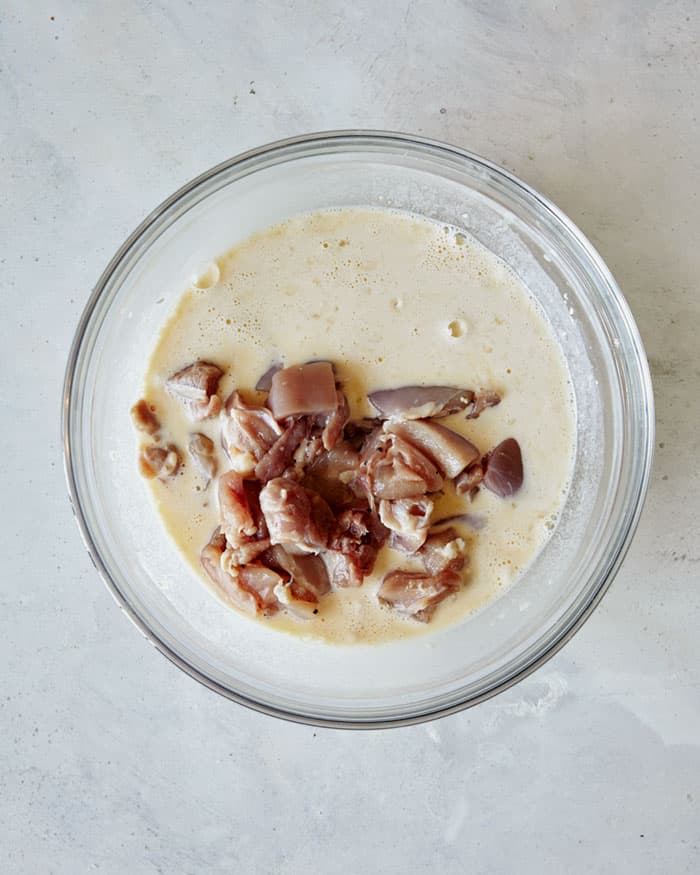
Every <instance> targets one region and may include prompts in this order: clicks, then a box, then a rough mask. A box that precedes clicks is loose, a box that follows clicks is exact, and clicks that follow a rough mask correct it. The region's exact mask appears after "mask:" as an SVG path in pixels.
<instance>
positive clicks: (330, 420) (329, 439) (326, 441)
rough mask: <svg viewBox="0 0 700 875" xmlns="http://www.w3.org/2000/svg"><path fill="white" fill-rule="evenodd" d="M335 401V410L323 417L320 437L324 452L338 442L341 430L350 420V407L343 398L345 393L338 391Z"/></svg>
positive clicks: (341, 433)
mask: <svg viewBox="0 0 700 875" xmlns="http://www.w3.org/2000/svg"><path fill="white" fill-rule="evenodd" d="M336 399H337V400H336V407H335V410H334V411H333V412H332V413H330V414H328V415H327V416H324V417H323V422H324V427H323V434H322V435H321V437H322V439H323V446H324V448H325V449H326V450H330V449H332V448H333V447H334V446H335V445H336V443H337V442H338V441H339V440H340V438H341V437H342V435H343V429H344V428H345V426H346V424H347V422H348V420H349V419H350V405H349V404H348V399H347V398H346V397H345V393H344V392H341V390H340V389H338V390H337V392H336Z"/></svg>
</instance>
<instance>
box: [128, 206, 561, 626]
mask: <svg viewBox="0 0 700 875" xmlns="http://www.w3.org/2000/svg"><path fill="white" fill-rule="evenodd" d="M315 358H323V359H330V360H332V361H333V362H334V363H335V365H336V368H337V372H338V375H339V377H340V378H341V379H342V381H343V385H344V389H345V392H346V394H347V396H348V399H349V401H350V404H351V407H352V413H353V416H361V415H372V414H373V411H372V409H371V407H370V406H369V405H368V403H367V401H366V396H367V393H368V392H371V391H373V390H375V389H381V388H392V387H397V386H402V385H410V384H417V383H423V384H428V385H436V384H440V385H454V386H459V387H467V388H480V387H486V388H492V389H496V390H497V391H498V392H499V393H501V395H502V398H503V400H502V403H501V404H500V405H499V406H498V407H496V408H493V409H491V410H487V411H486V412H485V413H484V414H482V416H481V417H480V418H479V419H478V420H474V421H466V420H465V419H464V416H463V415H459V414H457V415H455V416H452V417H450V418H448V419H443V420H440V421H441V423H443V424H445V425H448V426H450V427H451V428H454V429H455V430H458V431H460V432H461V433H462V434H464V435H465V436H467V437H468V438H469V439H470V440H471V441H473V442H474V443H475V444H476V445H477V446H478V447H479V448H480V449H481V450H482V451H483V452H486V451H487V450H489V449H491V448H492V447H493V446H495V445H496V444H498V443H499V442H500V441H501V440H503V439H504V438H506V437H515V438H517V440H518V441H519V443H520V446H521V448H522V454H523V463H524V470H525V481H524V484H523V487H522V489H521V490H520V491H519V492H518V493H517V494H516V495H515V496H514V497H513V498H512V499H502V498H499V497H497V496H496V495H493V494H492V493H490V492H489V491H488V490H486V489H482V490H481V491H480V493H479V494H478V496H477V498H476V500H475V501H474V502H473V504H469V503H468V502H467V501H466V500H465V499H463V498H460V499H454V498H449V497H446V498H445V499H442V500H441V503H439V504H438V507H437V509H436V512H435V514H434V516H435V517H439V516H443V515H447V514H449V513H451V512H455V511H462V510H468V511H469V512H471V513H472V514H475V515H476V516H477V517H478V521H479V522H482V523H483V528H481V529H480V530H478V531H477V530H475V529H474V528H472V527H470V526H463V527H460V534H462V536H463V537H464V538H465V539H466V540H467V542H468V544H469V555H470V566H469V572H468V575H467V578H466V583H465V586H464V587H463V589H462V591H461V592H460V593H459V594H458V595H457V596H455V597H452V598H451V599H448V600H447V601H446V602H444V603H443V604H442V605H441V606H440V607H439V608H438V610H437V612H436V614H435V616H434V618H433V620H432V622H431V623H429V624H426V625H424V624H421V623H418V622H416V621H414V620H411V619H408V618H404V617H401V616H400V615H398V614H396V613H394V612H392V611H391V610H390V609H389V608H385V607H381V606H380V605H379V604H378V603H377V601H376V599H375V596H374V592H375V590H376V588H377V585H378V583H379V581H380V580H381V577H382V575H383V574H384V573H385V572H386V570H387V569H388V568H390V567H392V566H393V567H396V566H399V567H405V566H406V565H407V564H408V563H407V562H406V557H404V556H403V555H401V554H399V553H394V552H393V551H390V550H388V549H387V550H385V551H383V552H382V554H380V561H379V563H378V564H377V567H376V569H375V572H374V574H373V575H372V576H371V577H368V578H366V579H365V582H364V584H363V586H362V587H361V588H360V589H358V590H343V591H342V592H340V593H337V594H336V593H331V594H330V595H328V596H326V597H324V598H323V599H322V600H321V603H320V606H319V608H320V610H319V614H318V616H316V617H314V618H313V619H311V620H308V621H301V620H296V619H293V618H291V617H288V616H286V615H283V614H282V615H277V616H275V617H273V618H270V619H261V620H260V621H259V622H264V623H266V624H272V625H274V626H275V627H278V628H280V629H285V630H288V631H294V632H296V633H299V634H303V635H314V636H320V637H324V638H327V639H328V640H332V641H335V642H349V641H353V640H362V641H370V640H373V641H378V640H387V639H391V638H396V637H405V636H407V635H411V634H417V633H425V632H429V631H431V630H435V629H437V628H440V627H441V626H444V625H445V624H447V623H453V622H455V621H456V620H458V619H459V618H461V617H463V616H464V615H465V614H467V613H468V612H470V611H473V610H475V609H476V608H478V607H480V606H481V605H483V604H484V603H485V602H487V601H489V600H491V599H493V598H494V597H495V596H496V595H498V594H499V592H501V591H502V590H503V589H504V588H505V587H507V586H509V585H510V584H511V583H512V582H513V581H514V580H516V579H517V577H518V575H519V574H520V573H521V572H522V571H523V569H524V568H525V567H526V566H527V565H528V564H529V563H530V562H531V561H532V560H533V559H534V557H535V556H536V555H537V553H538V552H539V551H540V549H541V548H542V546H543V544H544V542H545V541H546V539H547V537H548V535H549V534H550V532H551V529H552V528H553V527H554V525H555V524H556V519H557V513H558V511H559V508H560V507H561V505H562V503H563V500H564V497H565V494H566V490H567V487H568V483H569V477H570V472H571V465H572V459H573V452H574V446H573V440H574V411H573V404H572V400H571V392H570V386H569V382H568V378H567V372H566V365H565V363H564V358H563V355H562V353H561V350H560V348H559V346H558V344H557V342H556V340H555V339H554V337H553V335H552V332H551V330H550V327H549V325H548V323H547V321H546V319H545V318H544V316H543V314H542V313H541V311H540V310H539V308H538V307H537V305H536V304H535V303H534V301H533V300H532V299H531V297H530V296H529V295H528V293H527V291H526V289H525V288H524V287H523V285H522V284H521V283H520V282H519V280H518V279H517V278H516V277H515V276H514V274H512V273H511V272H510V271H509V269H508V268H507V267H506V266H505V265H504V264H503V263H502V262H500V261H499V260H498V259H496V258H495V257H494V256H493V255H492V254H491V253H489V252H488V251H487V250H485V249H484V248H483V247H481V246H480V245H479V244H477V243H476V242H475V241H473V240H472V239H471V238H469V237H467V236H466V235H464V234H462V233H459V232H458V231H456V230H455V229H454V228H446V227H444V226H442V225H438V224H436V223H433V222H430V221H428V220H425V219H422V218H418V217H416V216H411V215H406V214H402V213H397V212H393V211H390V210H374V209H363V208H358V209H342V210H334V211H325V212H320V213H315V214H311V215H302V216H298V217H295V218H293V219H291V220H290V221H288V222H285V223H283V224H281V225H278V226H276V227H274V228H271V229H269V230H268V231H265V232H263V233H259V234H256V235H254V236H253V237H251V238H250V239H248V240H246V241H245V242H243V243H241V244H240V245H238V246H236V247H235V248H234V249H232V250H231V251H230V252H228V253H227V254H226V255H224V256H223V257H221V258H219V259H218V261H217V262H216V263H213V264H212V265H211V266H210V268H209V269H208V270H207V271H206V272H205V273H204V274H203V275H202V277H200V278H199V280H198V281H197V282H196V283H193V285H192V288H190V289H189V290H188V291H187V292H185V294H184V295H183V297H182V299H181V300H180V302H179V304H178V306H177V308H176V310H175V312H174V313H173V314H172V316H171V317H170V319H169V320H168V322H167V324H166V325H165V327H164V329H163V331H162V333H161V335H160V337H159V338H158V341H157V344H156V347H155V350H154V352H153V356H152V358H151V362H150V367H149V370H148V374H147V375H146V381H145V388H144V394H145V397H146V398H147V399H148V400H149V402H151V403H153V404H155V406H156V410H157V414H158V416H159V417H160V418H161V420H162V422H163V423H164V425H165V428H166V433H167V439H168V440H169V441H172V442H174V443H175V444H177V445H178V446H179V447H181V448H182V449H183V456H184V458H185V462H186V464H185V466H184V467H183V469H182V471H181V474H180V475H178V476H177V477H176V478H174V479H173V480H171V481H169V482H165V483H162V482H160V481H158V480H155V481H153V493H154V496H155V500H156V502H157V505H158V508H159V510H160V513H161V514H162V517H163V520H164V522H165V524H166V526H167V528H168V531H169V532H170V534H171V535H172V537H173V538H174V539H175V540H176V542H177V544H178V545H179V547H180V549H181V550H182V553H183V555H184V556H185V557H186V558H187V560H188V561H189V562H190V563H191V564H192V565H193V567H194V568H196V569H197V571H198V573H200V574H201V575H202V580H203V581H204V582H205V583H208V578H207V577H206V575H204V573H203V572H202V570H201V568H200V563H199V553H200V550H201V549H202V546H203V545H204V544H205V543H206V542H207V541H208V539H209V537H210V535H211V533H212V531H213V529H214V528H216V526H217V524H218V520H217V502H216V492H215V489H214V490H212V487H209V489H207V490H204V488H203V483H202V481H201V480H200V479H199V478H198V476H197V474H196V472H195V470H194V469H193V466H192V465H191V464H189V460H188V459H187V456H186V453H185V452H184V448H185V447H186V445H187V442H188V438H189V435H190V434H191V433H192V432H193V431H201V432H203V433H205V434H207V435H209V436H210V437H211V438H212V440H213V441H214V443H215V444H216V446H217V448H218V447H219V424H218V421H217V420H208V421H205V422H202V423H197V424H196V425H194V424H193V423H191V422H190V421H189V420H188V419H187V416H186V414H185V411H184V409H183V407H182V405H181V404H180V402H179V401H178V400H177V399H175V398H173V397H171V396H170V395H168V394H167V392H166V391H165V388H164V384H165V381H166V380H167V378H168V377H169V376H171V375H172V374H173V373H174V372H175V371H177V370H178V369H180V368H182V367H183V366H184V365H187V364H189V363H190V362H192V361H194V360H196V359H206V360H209V361H213V362H215V363H216V364H218V365H219V366H220V367H221V368H223V369H224V370H225V371H226V376H225V378H224V379H222V382H221V386H220V394H221V396H222V397H224V398H225V397H226V396H227V395H228V393H229V392H230V391H231V389H232V388H233V387H234V386H235V387H237V388H238V389H240V390H241V392H242V393H243V394H244V396H245V397H247V398H249V399H250V400H254V399H255V398H256V395H255V393H252V388H253V386H254V385H255V383H256V381H257V379H258V377H259V376H260V375H261V374H262V373H263V372H264V371H265V370H267V368H268V366H269V365H270V363H271V362H273V361H282V362H284V363H285V364H296V363H300V362H304V361H307V360H309V359H315ZM260 397H262V396H260ZM218 452H219V471H220V472H221V471H225V470H227V468H228V467H229V465H228V463H227V461H226V458H225V455H224V453H223V451H220V450H218Z"/></svg>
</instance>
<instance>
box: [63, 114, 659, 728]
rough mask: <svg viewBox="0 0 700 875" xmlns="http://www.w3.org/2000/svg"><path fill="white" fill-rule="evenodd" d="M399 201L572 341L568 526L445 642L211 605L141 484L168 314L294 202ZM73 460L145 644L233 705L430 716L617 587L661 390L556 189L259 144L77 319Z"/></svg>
mask: <svg viewBox="0 0 700 875" xmlns="http://www.w3.org/2000/svg"><path fill="white" fill-rule="evenodd" d="M349 205H371V206H389V207H392V208H394V209H401V210H406V211H410V212H412V213H418V214H421V215H424V216H427V217H430V218H433V219H436V220H438V221H440V222H443V223H445V224H450V225H455V226H457V227H460V228H463V229H464V230H465V231H466V232H468V233H469V234H471V235H473V236H474V237H476V238H477V239H478V240H479V241H480V242H481V243H483V244H484V245H485V246H486V247H487V248H488V249H490V250H491V251H492V252H494V253H495V254H496V255H497V256H499V257H500V258H501V259H503V260H504V261H505V262H507V264H509V265H510V266H511V267H512V269H513V270H514V271H515V272H516V273H517V274H518V275H519V276H520V277H521V279H522V280H523V281H524V283H525V284H526V286H527V287H528V288H529V290H530V292H531V293H532V295H533V296H534V297H535V298H536V299H537V300H538V301H539V303H540V305H541V306H542V308H543V309H544V311H545V313H546V315H547V317H548V318H549V321H550V322H551V325H552V328H553V330H554V332H555V334H556V336H557V337H558V339H559V342H560V343H561V346H562V349H563V350H564V353H565V356H566V360H567V363H568V367H569V371H570V374H571V381H572V387H573V392H574V395H575V402H576V411H577V412H576V419H577V425H576V439H577V448H576V456H575V463H574V471H573V480H572V484H571V488H570V491H569V495H568V498H567V500H566V504H565V506H564V508H563V509H562V512H561V514H560V519H559V522H558V525H557V527H556V529H555V531H554V533H553V535H552V537H551V539H550V540H549V541H548V542H547V544H546V546H545V548H544V550H543V551H542V552H541V554H540V555H539V556H538V558H537V559H536V561H535V562H534V564H532V565H531V566H530V567H529V569H528V570H527V571H526V573H525V574H524V575H523V576H522V577H521V579H520V580H518V581H517V582H516V583H515V585H513V586H512V587H511V588H510V589H508V590H507V591H506V592H505V593H504V594H503V595H501V596H500V597H499V598H498V599H497V600H495V601H494V602H492V603H491V604H489V605H488V606H486V607H485V608H483V609H482V610H481V611H479V612H478V613H476V614H474V615H472V616H470V617H467V618H466V619H465V620H464V621H463V622H461V623H458V624H456V625H454V626H452V627H449V628H447V629H445V630H441V631H437V632H435V633H430V634H426V635H423V636H420V637H417V638H412V639H409V640H403V641H395V642H391V643H388V644H382V645H361V644H354V645H351V646H333V645H328V644H325V643H323V642H316V641H309V640H304V639H301V638H297V637H293V636H289V635H285V634H281V633H279V632H274V631H272V630H270V629H266V628H265V627H264V626H263V625H262V624H258V623H253V622H251V621H250V620H248V619H246V618H244V617H241V616H239V615H238V614H237V613H236V612H234V611H232V610H231V609H230V608H227V607H225V606H224V605H223V604H222V603H220V602H219V601H218V600H217V599H216V598H215V597H214V596H213V595H212V594H211V592H210V591H209V589H208V588H207V587H206V586H205V585H204V584H203V582H202V581H201V580H200V579H199V578H198V577H197V575H196V574H195V573H194V572H193V571H192V569H191V568H190V567H189V566H188V565H187V563H186V562H185V561H184V560H183V559H182V558H181V557H180V554H179V553H178V551H177V549H176V547H175V546H174V544H173V543H172V542H171V541H170V539H169V537H168V536H167V534H166V532H165V530H164V528H163V527H162V524H161V522H160V519H159V517H158V515H157V512H156V510H155V507H154V503H153V501H152V499H151V497H150V495H149V494H148V490H147V487H146V485H145V484H144V482H143V481H142V479H141V478H140V476H139V474H138V472H137V466H136V441H135V438H134V434H133V431H132V427H131V423H130V419H129V408H130V406H131V405H132V404H133V402H134V400H135V399H137V398H138V397H139V395H140V392H141V387H142V380H143V377H144V374H145V370H146V362H147V359H148V356H149V354H150V352H151V350H152V348H153V346H154V342H155V338H156V336H157V334H158V332H159V330H160V329H161V327H162V325H163V323H164V321H165V319H166V317H167V316H168V314H169V312H171V310H172V308H173V306H174V304H175V302H176V301H177V299H178V298H179V296H180V295H181V293H182V292H183V291H184V289H185V288H186V287H187V286H188V285H189V282H190V279H191V277H192V276H193V275H197V274H198V271H199V270H200V269H201V268H202V267H203V266H204V265H206V264H207V263H208V262H209V261H210V260H211V259H212V258H214V257H216V256H218V255H220V254H222V253H223V252H225V251H226V250H228V249H229V248H230V247H231V246H232V245H234V244H235V243H236V242H237V241H239V240H241V239H243V238H245V237H247V236H248V235H249V234H251V233H252V232H254V231H256V230H260V229H262V228H265V227H267V226H269V225H272V224H274V223H277V222H279V221H282V220H284V219H286V218H288V217H289V216H290V215H293V214H295V213H299V212H307V211H311V210H316V209H321V208H324V207H337V206H349ZM63 428H64V442H65V466H66V474H67V479H68V487H69V491H70V495H71V499H72V503H73V508H74V511H75V515H76V517H77V520H78V524H79V526H80V529H81V532H82V535H83V538H84V540H85V543H86V545H87V548H88V550H89V552H90V555H91V556H92V558H93V560H94V562H95V565H96V566H97V569H98V571H99V573H100V575H101V576H102V577H103V579H104V580H105V582H106V583H107V585H108V587H109V588H110V590H111V591H112V593H113V594H114V596H115V597H116V599H117V600H118V602H119V603H120V605H121V606H122V607H123V608H124V610H125V611H126V612H127V614H128V615H129V616H130V617H131V619H132V620H133V621H134V623H135V624H136V626H137V627H138V628H139V629H140V630H141V631H142V632H143V633H144V634H145V635H146V636H147V638H148V639H149V640H150V641H152V642H153V644H155V646H156V647H157V648H158V649H159V650H160V651H161V652H162V653H163V654H164V655H165V656H167V657H168V658H169V659H170V660H172V661H173V662H174V663H175V664H176V665H178V666H179V667H180V668H182V669H183V670H184V671H186V672H188V673H189V674H190V675H191V676H192V677H194V678H196V679H197V680H199V681H201V682H202V683H204V684H205V685H206V686H208V687H209V688H211V689H212V690H216V691H217V692H219V693H221V694H222V695H224V696H227V697H229V698H230V699H233V700H235V701H237V702H240V703H241V704H244V705H247V706H250V707H252V708H255V709H257V710H259V711H263V712H265V713H268V714H274V715H277V716H282V717H286V718H289V719H292V720H298V721H303V722H308V723H315V724H323V725H328V726H335V727H351V726H357V727H382V726H397V725H400V724H406V723H412V722H417V721H420V720H428V719H432V718H434V717H436V716H439V715H444V714H449V713H451V712H454V711H457V710H459V709H461V708H465V707H467V706H470V705H474V704H476V703H477V702H480V701H482V700H484V699H486V698H488V697H489V696H493V695H494V694H495V693H497V692H499V691H501V690H504V689H506V688H507V687H509V686H511V685H512V684H514V683H516V682H517V681H518V680H520V679H522V678H523V677H525V676H526V675H527V674H529V673H530V672H532V671H533V670H534V669H536V668H537V667H538V666H540V665H542V663H543V662H545V661H546V660H547V659H548V658H549V657H551V656H552V654H554V653H555V652H556V651H557V650H558V649H559V648H560V647H561V646H562V645H563V644H564V643H565V642H566V641H567V640H568V639H569V638H570V637H571V636H572V635H573V634H574V632H575V631H576V630H577V629H578V628H579V627H580V626H581V624H582V623H583V622H584V620H585V619H586V618H587V617H588V616H589V615H590V613H591V612H592V610H593V609H594V608H595V606H596V605H597V603H598V602H599V601H600V599H601V597H602V595H603V593H604V592H605V590H606V589H607V587H608V586H609V585H610V582H611V581H612V579H613V576H614V575H615V572H616V571H617V569H618V568H619V566H620V563H621V562H622V559H623V557H624V555H625V552H626V550H627V548H628V546H629V543H630V539H631V537H632V535H633V532H634V530H635V527H636V524H637V521H638V519H639V515H640V512H641V508H642V503H643V500H644V495H645V492H646V489H647V484H648V480H649V472H650V467H651V459H652V446H653V399H652V390H651V382H650V378H649V371H648V367H647V363H646V358H645V355H644V350H643V348H642V343H641V340H640V337H639V334H638V332H637V328H636V326H635V324H634V321H633V319H632V316H631V314H630V311H629V309H628V307H627V304H626V302H625V300H624V298H623V296H622V294H621V292H620V290H619V288H618V287H617V285H616V284H615V281H614V279H613V277H612V276H611V275H610V272H609V271H608V269H607V268H606V266H605V264H604V263H603V261H602V259H601V258H600V256H599V255H598V253H597V252H596V251H595V250H594V249H593V247H592V246H591V244H590V243H589V242H588V241H587V240H586V238H585V237H584V236H583V234H582V233H581V232H580V231H579V230H578V229H577V228H576V227H575V226H574V225H573V224H572V223H571V221H569V219H568V218H566V216H564V215H563V214H562V213H561V212H560V211H559V210H558V209H557V208H556V207H555V206H554V205H553V204H551V203H550V202H549V201H548V200H547V199H546V198H544V197H542V195H540V194H538V193H537V192H536V191H534V190H533V189H532V188H530V187H529V186H528V185H526V184H525V183H523V182H522V181H520V180H519V179H517V178H516V177H515V176H513V175H512V174H510V173H508V172H506V171H505V170H502V169H501V168H499V167H497V166H496V165H494V164H492V163H491V162H489V161H486V160H484V159H483V158H480V157H478V156H476V155H473V154H471V153H469V152H466V151H464V150H462V149H457V148H455V147H453V146H448V145H445V144H442V143H436V142H431V141H428V140H423V139H420V138H417V137H414V136H408V135H403V134H389V133H381V132H370V131H367V132H365V131H340V132H334V133H323V134H312V135H309V136H304V137H298V138H295V139H291V140H285V141H283V142H279V143H274V144H272V145H269V146H264V147H262V148H260V149H255V150H253V151H251V152H247V153H245V154H243V155H240V156H238V157H237V158H233V159H232V160H230V161H227V162H225V163H223V164H220V165H219V166H218V167H214V168H213V169H212V170H210V171H208V172H207V173H204V174H202V175H201V176H200V177H198V178H197V179H195V180H193V181H192V182H190V183H189V184H188V185H186V186H184V188H182V189H180V191H178V192H176V193H175V194H174V195H173V196H172V197H170V198H169V199H168V200H167V201H165V203H164V204H162V205H161V206H160V207H158V208H157V209H156V210H155V211H154V212H153V213H151V215H150V216H148V217H147V218H146V220H145V221H144V222H143V223H142V224H141V225H140V226H139V228H137V229H136V231H135V232H134V233H133V234H132V235H131V237H129V239H128V240H127V241H126V242H125V243H124V245H123V246H122V247H121V249H120V250H119V252H117V254H116V255H115V256H114V258H113V259H112V261H111V263H110V264H109V265H108V267H107V269H106V270H105V272H104V274H103V275H102V277H101V278H100V280H99V282H98V284H97V287H96V288H95V291H94V292H93V294H92V296H91V298H90V301H89V302H88V305H87V307H86V309H85V312H84V314H83V317H82V319H81V321H80V325H79V326H78V330H77V333H76V337H75V341H74V344H73V348H72V351H71V353H70V359H69V362H68V368H67V374H66V382H65V391H64V420H63Z"/></svg>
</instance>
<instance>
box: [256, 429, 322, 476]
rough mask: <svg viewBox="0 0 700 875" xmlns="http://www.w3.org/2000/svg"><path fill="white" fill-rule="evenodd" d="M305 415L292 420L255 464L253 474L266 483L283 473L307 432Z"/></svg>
mask: <svg viewBox="0 0 700 875" xmlns="http://www.w3.org/2000/svg"><path fill="white" fill-rule="evenodd" d="M309 428H310V424H309V421H308V419H307V418H306V417H301V419H297V420H295V421H292V422H291V424H290V425H288V426H287V428H286V429H285V430H284V431H283V432H282V434H281V435H280V436H279V437H278V438H277V440H276V441H275V442H274V444H272V446H271V447H270V449H269V450H268V451H267V452H266V453H265V455H264V456H263V457H262V459H260V461H259V462H258V463H257V465H256V466H255V476H256V478H257V479H258V480H260V481H262V482H263V483H266V482H267V481H268V480H272V479H273V478H274V477H279V476H280V475H281V474H283V473H284V471H285V470H286V468H287V467H288V465H289V464H290V462H291V461H292V459H293V457H294V454H295V453H296V451H297V449H298V448H299V445H300V444H301V442H302V441H303V440H304V438H305V437H306V436H307V435H308V433H309Z"/></svg>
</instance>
